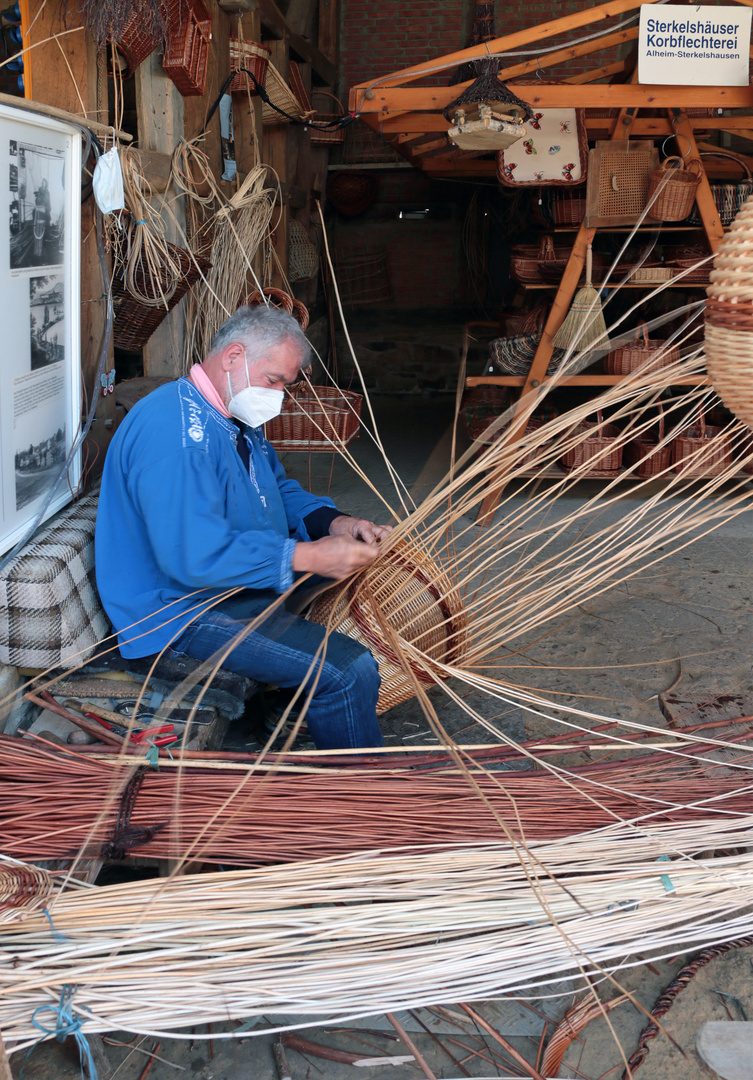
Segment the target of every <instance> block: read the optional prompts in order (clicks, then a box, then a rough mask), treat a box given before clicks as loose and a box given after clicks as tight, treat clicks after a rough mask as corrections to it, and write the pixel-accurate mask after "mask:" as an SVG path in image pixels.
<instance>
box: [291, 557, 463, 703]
mask: <svg viewBox="0 0 753 1080" xmlns="http://www.w3.org/2000/svg"><path fill="white" fill-rule="evenodd" d="M330 616H331V618H332V621H331V622H329V619H330ZM307 617H308V619H310V620H311V621H312V622H316V623H320V624H321V625H323V626H324V625H329V626H330V627H331V629H333V630H339V631H340V633H341V634H346V635H347V636H348V637H351V638H355V639H356V641H360V642H361V644H362V645H365V646H366V647H367V648H368V649H370V650H371V652H372V653H373V655H374V658H375V659H376V661H377V663H378V665H379V674H380V676H381V678H382V685H381V688H380V690H379V701H378V703H377V713H378V714H379V715H381V714H382V713H384V712H386V711H387V710H388V709H391V708H393V707H394V706H395V705H399V704H400V703H401V702H403V701H408V700H409V699H410V698H412V697H414V696H415V690H414V687H413V683H412V681H411V679H410V677H409V676H408V675H407V674H406V672H405V670H404V669H403V667H402V665H401V663H400V660H399V659H398V657H397V655H396V652H395V648H394V644H393V642H392V641H391V640H389V636H390V635H388V634H386V633H385V630H384V627H385V625H386V626H388V627H390V629H391V630H392V631H393V632H394V634H395V637H396V638H397V641H398V643H399V645H400V646H405V645H409V646H414V647H415V648H416V649H420V651H421V653H422V654H423V656H424V657H426V658H427V660H428V664H427V666H428V667H429V668H430V672H428V671H425V670H424V669H423V667H421V666H420V665H419V664H418V663H417V662H416V661H415V660H414V659H412V658H411V657H410V654H409V653H407V652H405V653H403V660H404V662H405V663H406V664H407V666H408V667H409V668H410V670H411V671H412V673H413V675H414V676H415V678H416V679H418V681H419V682H420V683H422V684H423V685H425V686H432V685H434V683H435V681H436V679H442V680H444V679H446V678H447V675H446V673H445V672H444V671H443V670H442V668H441V667H439V666H438V665H439V664H452V663H454V662H456V661H457V660H459V659H460V657H461V656H462V655H463V649H464V644H465V630H466V615H465V610H464V608H463V605H462V601H461V597H460V593H459V591H458V589H457V588H456V587H455V585H454V584H453V583H452V581H451V580H450V578H449V577H448V575H447V574H446V573H445V572H444V571H443V570H442V569H441V568H440V567H439V566H438V565H437V564H436V563H435V562H434V561H433V560H432V559H430V558H429V557H428V555H426V554H425V553H424V552H423V551H422V550H421V548H420V547H419V546H418V545H417V544H415V543H408V542H406V541H403V542H400V543H398V544H396V545H395V546H394V547H393V548H390V550H389V551H388V552H387V553H386V555H385V556H384V558H379V559H377V561H376V562H375V563H372V565H371V566H369V567H368V568H367V569H366V570H365V571H364V572H363V573H362V574H359V575H358V577H356V578H355V579H354V580H353V581H351V582H350V583H349V584H348V585H343V584H339V585H335V586H333V587H332V588H331V589H328V590H327V592H325V593H323V594H322V595H321V596H320V597H319V598H318V599H317V600H316V601H315V602H314V604H313V605H312V607H311V609H310V611H309V613H308V616H307ZM432 661H434V662H435V663H432Z"/></svg>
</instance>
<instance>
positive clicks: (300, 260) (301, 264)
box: [288, 219, 319, 283]
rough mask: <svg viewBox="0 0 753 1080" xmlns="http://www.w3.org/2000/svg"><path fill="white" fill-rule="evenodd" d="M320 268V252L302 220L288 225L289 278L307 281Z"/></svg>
mask: <svg viewBox="0 0 753 1080" xmlns="http://www.w3.org/2000/svg"><path fill="white" fill-rule="evenodd" d="M318 270H319V253H318V251H317V250H316V248H315V247H314V245H313V244H312V243H311V241H310V240H309V237H308V233H307V232H306V229H305V228H304V226H303V225H302V224H301V222H300V221H296V220H295V219H293V220H292V221H291V222H290V224H289V226H288V280H289V281H290V282H291V283H292V282H294V281H307V280H308V279H309V278H312V277H314V275H315V274H316V273H317V271H318Z"/></svg>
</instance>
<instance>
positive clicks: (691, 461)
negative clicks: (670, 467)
mask: <svg viewBox="0 0 753 1080" xmlns="http://www.w3.org/2000/svg"><path fill="white" fill-rule="evenodd" d="M733 456H734V451H733V445H732V439H731V437H730V435H729V433H728V432H727V431H725V430H724V428H720V427H716V426H714V425H712V424H707V423H706V418H705V416H704V415H703V413H702V412H701V413H699V414H698V422H697V424H696V425H694V426H693V427H688V428H685V430H684V431H683V432H682V434H681V435H675V438H674V441H673V443H672V461H673V463H674V469H675V472H677V473H682V475H683V476H719V475H720V474H721V473H724V472H727V470H728V469H729V468H730V466H731V464H732V461H733Z"/></svg>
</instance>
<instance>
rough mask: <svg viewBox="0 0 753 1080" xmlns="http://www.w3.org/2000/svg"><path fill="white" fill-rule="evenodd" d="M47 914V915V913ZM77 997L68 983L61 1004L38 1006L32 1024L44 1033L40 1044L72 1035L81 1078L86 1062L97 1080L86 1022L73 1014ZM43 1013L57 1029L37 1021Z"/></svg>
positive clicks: (29, 1051)
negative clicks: (85, 1028)
mask: <svg viewBox="0 0 753 1080" xmlns="http://www.w3.org/2000/svg"><path fill="white" fill-rule="evenodd" d="M45 914H47V913H46V912H45ZM47 917H48V918H49V915H47ZM50 921H52V920H50ZM61 936H62V935H61ZM75 995H76V988H75V987H74V986H70V985H69V984H68V983H66V984H65V986H64V987H63V989H62V991H61V994H60V1001H59V1003H58V1004H57V1005H40V1006H38V1008H36V1009H35V1010H34V1012H33V1013H32V1014H31V1022H32V1024H33V1025H34V1027H35V1028H36V1029H37V1031H41V1032H42V1036H43V1037H42V1038H41V1039H40V1040H39V1042H43V1041H44V1037H45V1036H49V1035H54V1036H55V1038H56V1039H57V1041H58V1042H65V1040H66V1039H67V1038H68V1036H69V1035H72V1036H73V1037H74V1039H75V1040H76V1045H77V1046H78V1052H79V1055H80V1058H81V1076H82V1077H83V1075H84V1062H86V1068H87V1070H88V1072H89V1077H90V1080H97V1069H96V1066H95V1064H94V1058H93V1056H92V1052H91V1047H90V1046H89V1040H88V1039H87V1037H86V1035H84V1033H83V1031H82V1030H81V1029H82V1028H83V1026H84V1021H83V1020H82V1019H81V1017H80V1016H76V1015H75V1014H74V1012H73V998H74V997H75ZM42 1012H51V1013H52V1014H53V1015H54V1016H55V1027H45V1025H44V1024H43V1023H41V1022H40V1021H39V1020H37V1016H38V1015H39V1013H42ZM38 1045H39V1043H35V1044H34V1046H30V1047H29V1049H28V1051H27V1054H26V1057H25V1058H24V1065H26V1062H27V1061H28V1060H29V1054H31V1052H32V1050H34V1047H36V1046H38ZM20 1078H21V1080H24V1070H23V1066H22V1067H21V1072H20Z"/></svg>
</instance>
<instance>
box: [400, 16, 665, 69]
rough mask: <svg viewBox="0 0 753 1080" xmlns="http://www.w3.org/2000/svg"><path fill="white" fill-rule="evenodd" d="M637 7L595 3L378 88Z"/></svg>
mask: <svg viewBox="0 0 753 1080" xmlns="http://www.w3.org/2000/svg"><path fill="white" fill-rule="evenodd" d="M647 2H648V3H650V4H654V3H657V2H658V0H647ZM641 6H642V5H641V0H610V2H609V3H606V4H599V5H598V7H594V8H586V9H585V10H583V11H576V12H573V13H572V14H571V15H564V16H563V17H562V18H560V19H553V20H551V21H550V22H545V23H539V24H538V25H537V26H529V27H528V28H527V29H526V30H518V31H517V32H516V33H514V34H507V35H506V36H505V37H500V38H494V40H493V41H489V42H486V43H485V44H483V45H472V46H471V47H470V48H468V49H460V50H459V51H458V52H453V53H447V54H446V55H445V56H438V57H436V58H435V59H433V60H428V61H426V62H425V63H423V64H414V65H413V67H408V68H402V69H401V70H400V71H394V72H392V73H391V74H390V75H389V76H388V77H387V78H386V79H385V81H384V82H382V83H381V85H382V87H385V86H398V85H400V84H401V83H406V82H414V81H415V80H416V79H420V78H422V77H423V76H424V75H426V74H429V73H430V71H431V69H435V68H436V67H438V66H439V65H443V66H445V67H448V68H450V67H457V66H458V65H459V64H464V63H465V62H466V61H468V60H479V59H483V58H484V57H485V56H487V55H488V53H490V52H493V53H494V52H496V53H501V52H510V51H511V50H513V49H518V48H520V47H521V46H523V45H529V44H531V43H532V42H539V41H544V40H545V39H546V38H550V37H556V36H557V35H558V34H565V33H568V32H569V31H570V30H575V29H577V28H578V27H580V26H587V25H588V24H589V23H595V22H603V21H605V20H607V19H612V18H615V16H618V15H624V14H625V12H627V11H634V10H635V9H636V8H638V7H641ZM532 51H533V50H532Z"/></svg>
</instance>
